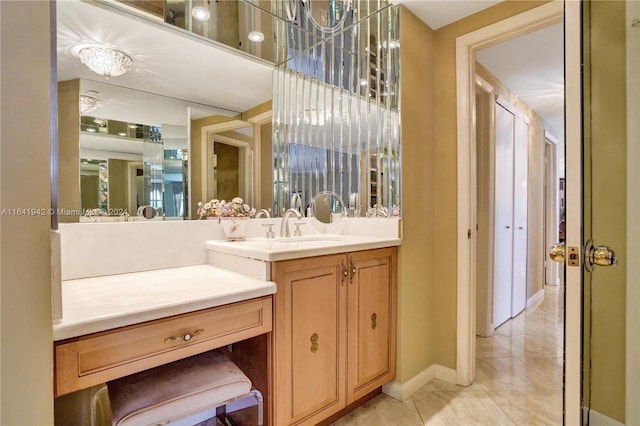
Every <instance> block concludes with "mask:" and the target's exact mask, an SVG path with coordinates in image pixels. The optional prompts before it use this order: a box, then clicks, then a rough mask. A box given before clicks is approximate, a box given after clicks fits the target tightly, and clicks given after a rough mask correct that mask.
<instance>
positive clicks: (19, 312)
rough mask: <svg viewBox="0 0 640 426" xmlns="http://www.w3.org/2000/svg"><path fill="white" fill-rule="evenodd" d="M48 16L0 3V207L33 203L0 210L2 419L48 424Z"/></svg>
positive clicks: (43, 7)
mask: <svg viewBox="0 0 640 426" xmlns="http://www.w3.org/2000/svg"><path fill="white" fill-rule="evenodd" d="M49 22H50V4H49V2H41V1H28V2H17V1H2V2H0V42H1V44H0V75H1V76H2V78H1V79H0V207H1V208H2V209H20V208H25V209H26V208H33V209H38V210H36V213H37V214H36V215H33V216H18V215H15V214H13V213H6V212H5V214H3V215H1V216H0V361H1V362H0V424H2V425H50V424H52V423H53V380H52V377H53V345H52V341H53V338H52V331H51V267H50V264H51V242H50V235H51V234H50V232H51V231H50V226H51V225H50V217H49V215H48V214H47V213H45V214H40V211H41V210H39V209H44V210H45V211H47V210H48V209H49V207H50V206H51V181H50V169H51V167H50V141H51V132H50V130H51V129H50V123H51V97H50V93H51V67H50V63H49V61H50V58H51V50H50V43H51V40H50V31H49V29H50V25H49ZM54 36H55V33H54ZM53 84H54V85H55V81H54V83H53ZM76 208H77V207H76ZM9 211H10V210H9Z"/></svg>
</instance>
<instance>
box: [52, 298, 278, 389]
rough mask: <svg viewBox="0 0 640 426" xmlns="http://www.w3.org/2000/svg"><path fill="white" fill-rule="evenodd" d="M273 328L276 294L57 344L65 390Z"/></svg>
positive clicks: (59, 381)
mask: <svg viewBox="0 0 640 426" xmlns="http://www.w3.org/2000/svg"><path fill="white" fill-rule="evenodd" d="M271 330H272V297H271V296H266V297H262V298H258V299H252V300H249V301H244V302H238V303H234V304H230V305H224V306H219V307H216V308H211V309H206V310H202V311H197V312H191V313H188V314H183V315H177V316H174V317H170V318H164V319H159V320H155V321H149V322H146V323H142V324H137V325H131V326H128V327H122V328H118V329H115V330H110V331H105V332H101V333H95V334H90V335H86V336H81V337H77V338H74V339H69V340H65V341H62V342H56V344H55V395H56V396H59V395H64V394H66V393H69V392H73V391H76V390H79V389H84V388H87V387H89V386H93V385H96V384H100V383H104V382H107V381H109V380H113V379H116V378H118V377H123V376H127V375H129V374H133V373H136V372H139V371H143V370H147V369H149V368H153V367H157V366H159V365H162V364H166V363H169V362H172V361H176V360H178V359H182V358H186V357H188V356H192V355H196V354H199V353H202V352H205V351H208V350H212V349H215V348H219V347H222V346H225V345H228V344H231V343H234V342H239V341H241V340H245V339H248V338H250V337H254V336H257V335H260V334H263V333H267V332H270V331H271Z"/></svg>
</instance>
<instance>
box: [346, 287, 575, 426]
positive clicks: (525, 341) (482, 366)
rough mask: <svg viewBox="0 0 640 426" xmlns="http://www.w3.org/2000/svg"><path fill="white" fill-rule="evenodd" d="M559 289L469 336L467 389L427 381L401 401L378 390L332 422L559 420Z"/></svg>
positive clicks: (407, 425)
mask: <svg viewBox="0 0 640 426" xmlns="http://www.w3.org/2000/svg"><path fill="white" fill-rule="evenodd" d="M563 291H564V288H563V287H553V286H547V287H546V289H545V297H544V299H543V300H540V301H539V302H537V303H536V304H535V305H533V306H531V307H530V308H528V309H526V310H525V311H524V312H522V313H521V314H520V315H518V316H517V317H516V318H513V319H511V320H509V321H507V322H506V323H504V324H502V325H501V326H500V327H499V328H498V329H496V331H495V334H494V335H493V336H491V337H489V338H482V337H477V338H476V380H475V382H474V383H473V384H472V385H471V386H469V387H461V386H457V385H453V384H450V383H447V382H444V381H442V380H437V379H434V380H432V381H431V382H429V383H428V384H427V385H426V386H424V387H423V388H422V389H420V390H419V391H418V392H416V393H415V394H414V395H413V396H412V397H411V398H410V399H408V400H407V401H405V402H400V401H397V400H395V399H393V398H390V397H388V396H386V395H384V394H382V395H379V396H377V397H376V398H374V399H373V400H371V401H369V402H368V403H366V404H364V405H363V406H361V407H359V408H358V409H356V410H355V411H353V412H352V413H350V414H348V415H346V416H345V417H343V418H341V419H340V420H338V421H336V422H335V423H334V425H335V426H345V425H363V426H377V425H380V426H382V425H384V426H390V425H397V426H414V425H415V426H420V425H447V426H449V425H465V426H467V425H535V426H541V425H561V424H562V345H563V317H564V304H563Z"/></svg>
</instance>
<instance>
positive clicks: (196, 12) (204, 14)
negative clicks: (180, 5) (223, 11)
mask: <svg viewBox="0 0 640 426" xmlns="http://www.w3.org/2000/svg"><path fill="white" fill-rule="evenodd" d="M191 16H193V17H194V18H196V19H197V20H198V21H207V20H209V18H211V12H209V9H207V8H205V7H202V6H196V7H194V8H193V9H191Z"/></svg>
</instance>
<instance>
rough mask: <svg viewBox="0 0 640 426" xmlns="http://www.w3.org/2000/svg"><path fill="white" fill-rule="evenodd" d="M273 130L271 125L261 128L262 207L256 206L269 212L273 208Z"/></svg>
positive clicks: (260, 189)
mask: <svg viewBox="0 0 640 426" xmlns="http://www.w3.org/2000/svg"><path fill="white" fill-rule="evenodd" d="M254 129H255V127H254ZM272 129H273V126H272V125H271V123H267V124H264V125H262V126H260V188H258V190H259V191H260V205H259V206H255V207H256V209H267V210H268V211H271V209H272V207H273V155H272V151H271V142H272V134H271V132H272Z"/></svg>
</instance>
